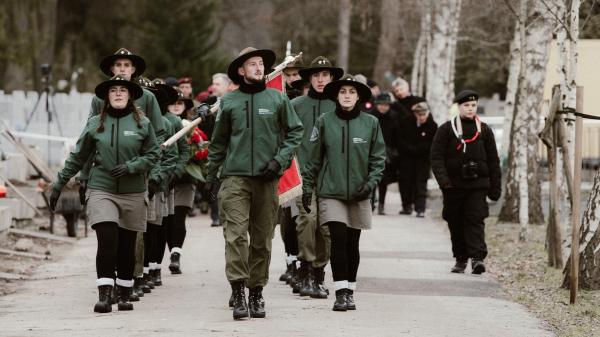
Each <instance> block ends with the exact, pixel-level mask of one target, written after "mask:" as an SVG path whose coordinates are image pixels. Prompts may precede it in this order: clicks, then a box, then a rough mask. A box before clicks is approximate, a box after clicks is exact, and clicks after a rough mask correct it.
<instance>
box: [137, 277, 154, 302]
mask: <svg viewBox="0 0 600 337" xmlns="http://www.w3.org/2000/svg"><path fill="white" fill-rule="evenodd" d="M144 286H146V285H145V284H144V279H143V278H142V277H136V278H134V279H133V292H134V293H136V294H137V295H138V299H139V297H144ZM146 287H148V286H146ZM150 291H151V290H150V287H148V292H150Z"/></svg>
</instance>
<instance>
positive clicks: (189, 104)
mask: <svg viewBox="0 0 600 337" xmlns="http://www.w3.org/2000/svg"><path fill="white" fill-rule="evenodd" d="M173 90H175V91H176V92H177V99H176V100H175V101H173V103H175V102H177V101H183V103H184V104H185V109H186V110H189V109H191V108H193V107H194V101H193V100H192V99H191V98H187V97H185V96H184V95H183V92H182V91H181V90H179V89H177V88H173ZM173 103H171V104H173Z"/></svg>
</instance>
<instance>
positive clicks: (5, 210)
mask: <svg viewBox="0 0 600 337" xmlns="http://www.w3.org/2000/svg"><path fill="white" fill-rule="evenodd" d="M11 223H12V212H11V210H10V208H9V207H7V206H0V232H2V231H4V230H7V229H8V228H10V225H11Z"/></svg>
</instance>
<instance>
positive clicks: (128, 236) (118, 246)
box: [93, 222, 137, 281]
mask: <svg viewBox="0 0 600 337" xmlns="http://www.w3.org/2000/svg"><path fill="white" fill-rule="evenodd" d="M93 227H94V229H95V230H96V237H97V238H98V251H97V252H96V274H97V276H98V278H112V279H114V278H115V269H116V270H117V277H118V278H119V279H121V280H124V281H129V280H133V268H134V267H135V238H136V235H137V233H136V232H134V231H130V230H128V229H124V228H121V227H119V225H118V224H117V223H116V222H99V223H97V224H95V225H94V226H93Z"/></svg>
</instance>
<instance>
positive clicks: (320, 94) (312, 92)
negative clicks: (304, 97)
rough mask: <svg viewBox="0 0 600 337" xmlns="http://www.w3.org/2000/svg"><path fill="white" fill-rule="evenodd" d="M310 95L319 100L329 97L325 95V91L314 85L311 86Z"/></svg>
mask: <svg viewBox="0 0 600 337" xmlns="http://www.w3.org/2000/svg"><path fill="white" fill-rule="evenodd" d="M308 97H310V98H314V99H318V100H324V99H327V96H325V92H317V91H316V90H315V89H314V88H313V87H312V85H311V86H310V89H308Z"/></svg>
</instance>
